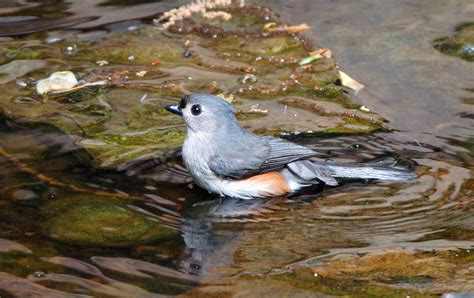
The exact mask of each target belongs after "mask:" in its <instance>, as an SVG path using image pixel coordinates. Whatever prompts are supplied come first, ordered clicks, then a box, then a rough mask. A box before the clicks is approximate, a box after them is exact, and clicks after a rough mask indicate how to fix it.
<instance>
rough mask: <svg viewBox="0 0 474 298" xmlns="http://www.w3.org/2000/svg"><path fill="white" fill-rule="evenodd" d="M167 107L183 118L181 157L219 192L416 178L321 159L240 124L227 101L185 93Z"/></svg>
mask: <svg viewBox="0 0 474 298" xmlns="http://www.w3.org/2000/svg"><path fill="white" fill-rule="evenodd" d="M165 108H166V109H167V110H168V111H170V112H172V113H174V114H177V115H179V116H181V117H183V119H184V121H185V122H186V126H187V135H186V139H185V141H184V144H183V160H184V163H185V165H186V167H187V169H188V171H189V172H190V174H191V176H192V177H193V179H194V181H195V182H196V184H198V185H199V186H201V187H202V188H204V189H206V190H208V191H209V192H213V193H217V194H220V195H221V196H229V197H236V198H241V199H251V198H255V197H272V196H278V195H284V194H291V193H295V192H296V191H298V190H300V189H302V188H304V187H308V186H312V185H315V184H319V183H325V184H327V185H330V186H336V185H338V182H337V180H336V178H354V179H382V180H394V181H405V180H410V179H414V178H416V175H415V174H414V173H412V172H410V171H407V170H403V169H396V168H391V167H388V166H380V165H375V164H370V163H369V164H340V163H339V164H338V163H333V162H325V161H322V160H321V159H319V160H318V156H321V155H320V154H318V152H316V151H314V150H311V149H309V148H306V147H304V146H300V145H297V144H294V143H291V142H288V141H286V140H283V139H279V138H274V137H270V136H261V135H256V134H253V133H251V132H249V131H247V130H245V129H243V128H242V127H240V125H239V123H238V122H237V119H236V118H235V115H234V111H235V110H234V107H233V106H232V105H231V104H230V103H228V102H227V101H225V100H223V99H221V98H219V97H216V96H212V95H209V94H192V95H187V96H185V97H183V98H182V100H181V102H180V103H179V104H178V105H169V106H166V107H165Z"/></svg>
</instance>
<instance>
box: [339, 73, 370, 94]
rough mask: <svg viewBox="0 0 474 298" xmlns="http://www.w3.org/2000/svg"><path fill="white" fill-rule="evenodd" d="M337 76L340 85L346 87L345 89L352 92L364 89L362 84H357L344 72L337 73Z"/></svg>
mask: <svg viewBox="0 0 474 298" xmlns="http://www.w3.org/2000/svg"><path fill="white" fill-rule="evenodd" d="M339 76H340V78H341V84H342V85H343V86H346V87H347V88H351V89H352V90H354V91H356V92H358V91H360V90H362V88H364V87H365V86H364V85H363V84H361V83H359V82H357V81H356V80H354V79H353V78H351V77H350V76H348V75H347V74H346V73H345V72H342V71H339Z"/></svg>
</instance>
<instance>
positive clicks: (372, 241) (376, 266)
mask: <svg viewBox="0 0 474 298" xmlns="http://www.w3.org/2000/svg"><path fill="white" fill-rule="evenodd" d="M274 2H275V3H277V7H279V6H278V5H280V6H283V4H281V3H280V2H279V1H274ZM12 3H13V4H14V3H16V2H12ZM78 3H79V1H78V2H77V3H75V2H74V3H71V4H70V6H69V7H67V9H66V7H62V8H61V7H60V8H59V9H56V10H50V9H51V7H53V6H54V5H51V3H49V2H48V3H46V4H44V5H42V4H39V3H36V2H31V3H30V2H27V4H24V5H26V6H27V7H26V8H25V7H24V6H22V7H21V9H20V8H18V7H16V6H15V5H13V4H12V6H11V7H4V8H1V9H0V12H3V13H9V14H11V15H12V17H11V18H5V19H0V35H22V34H26V33H29V32H37V31H43V30H49V29H52V28H70V29H73V30H79V29H86V30H88V29H91V28H96V27H98V26H102V25H104V24H109V23H114V22H119V21H123V20H124V19H122V18H126V19H127V20H128V19H139V18H145V19H146V18H149V17H151V16H154V15H156V14H157V13H159V12H160V11H165V10H167V9H169V8H171V7H173V6H175V5H177V4H176V3H170V2H155V1H153V2H151V1H139V4H137V3H135V5H131V6H127V5H125V4H126V1H103V2H100V3H101V4H100V5H98V6H97V3H96V2H94V1H92V2H90V3H86V4H84V3H83V4H78ZM324 3H326V2H324ZM364 3H365V2H364ZM324 5H329V4H327V3H326V4H324ZM104 7H105V8H110V9H103V8H104ZM298 7H299V6H298ZM25 9H26V10H25ZM117 9H120V10H121V12H122V13H121V14H117ZM299 9H301V10H304V7H303V8H299ZM306 10H307V9H306ZM312 10H313V9H312ZM99 12H101V13H99ZM102 12H103V13H102ZM351 12H352V11H351ZM329 15H330V14H328V17H329ZM393 17H394V18H396V17H397V15H396V14H395V16H393ZM359 19H360V18H359ZM12 23H16V25H18V26H12V25H11V24H12ZM328 24H329V25H328ZM330 25H331V24H330V22H329V23H327V24H326V23H324V24H322V26H330ZM407 26H408V25H407ZM351 29H352V28H351ZM326 38H327V36H326ZM328 40H329V41H331V40H330V39H328ZM343 40H348V38H347V37H346V38H345V39H343ZM349 40H350V39H349ZM341 47H344V48H347V45H342V46H341ZM369 48H370V49H372V48H373V47H369ZM339 51H340V49H339ZM363 54H364V53H360V55H361V56H363ZM379 54H380V53H378V54H377V55H375V56H377V57H378V56H381V55H382V54H380V55H379ZM372 56H374V55H372ZM357 58H358V60H357V61H366V60H364V59H359V58H360V57H357ZM346 60H349V61H351V60H350V59H347V58H346ZM361 63H362V62H361ZM444 63H446V62H444ZM456 63H460V62H455V64H456ZM354 64H355V63H354ZM375 64H377V67H380V65H382V64H383V63H373V61H370V65H375ZM364 67H365V66H364ZM364 67H362V69H363V70H364ZM401 67H406V65H402V66H401ZM370 70H371V69H369V71H366V72H364V73H367V75H369V74H371V75H375V76H378V75H379V73H378V72H377V71H373V69H372V71H370ZM390 73H393V74H395V73H397V72H394V71H392V70H390ZM433 75H434V74H433ZM366 80H367V81H373V82H375V81H382V82H385V81H386V80H380V79H379V80H375V79H373V78H370V77H368V78H367V79H366ZM430 80H431V78H430ZM394 81H395V80H394ZM432 81H433V82H434V81H435V80H432ZM414 84H415V85H416V86H415V87H413V86H411V87H410V88H405V85H404V86H402V87H403V88H404V89H406V92H410V91H412V90H414V89H416V90H417V92H420V93H422V91H419V90H418V89H417V87H419V86H418V85H423V86H424V82H421V83H414ZM417 84H418V85H417ZM459 84H462V85H463V86H462V87H463V88H466V86H465V85H464V84H465V82H460V83H459ZM447 85H448V84H447ZM392 87H393V86H392ZM395 87H396V86H395ZM431 87H433V86H431ZM377 88H378V89H380V88H381V87H380V86H375V88H374V89H377ZM457 89H460V88H457ZM390 90H392V89H390ZM433 90H436V91H438V92H440V93H443V92H444V89H443V88H442V90H441V91H439V90H438V89H435V88H434V87H433ZM442 91H443V92H442ZM448 91H449V92H451V90H448ZM457 91H458V92H459V90H457ZM385 92H386V93H385ZM433 92H434V91H433ZM466 92H467V93H469V96H471V97H472V90H469V89H463V90H462V92H461V93H459V94H458V95H466ZM378 93H381V94H382V96H379V97H380V98H389V95H390V94H398V93H397V92H392V91H390V92H388V91H386V90H385V89H383V90H382V91H381V90H378ZM443 94H444V93H443ZM140 95H141V94H140ZM439 96H440V97H442V96H441V95H439ZM469 96H467V97H465V98H464V104H465V105H471V106H472V102H471V101H470V100H469V98H470V97H469ZM393 102H396V101H395V100H393ZM446 102H447V101H446ZM416 103H417V106H416V109H412V111H409V113H407V115H404V116H403V117H401V115H398V114H402V113H403V112H404V110H406V107H404V106H403V105H400V104H398V105H400V107H399V108H398V109H390V108H387V106H388V107H390V103H380V105H381V107H380V109H381V110H383V109H384V108H385V109H386V112H387V110H388V112H387V114H386V115H387V116H388V118H400V119H402V120H401V121H398V122H397V123H396V125H395V126H396V127H398V128H400V129H406V127H407V126H409V125H410V123H412V122H410V121H408V120H407V121H405V120H406V119H408V118H409V117H412V116H413V113H418V112H419V111H420V110H423V111H424V109H423V107H424V102H423V101H422V100H418V101H417V102H416ZM444 104H446V105H447V103H445V102H444V101H440V102H438V103H437V106H438V105H440V106H441V108H439V109H440V110H444ZM373 105H374V106H376V104H375V103H374V104H373ZM449 107H450V108H453V111H454V112H458V111H457V110H458V109H461V108H459V107H458V106H455V107H452V106H449ZM462 108H464V106H462ZM454 112H453V113H454ZM397 113H398V114H397ZM394 114H397V115H395V116H397V117H395V116H394ZM448 114H449V113H444V114H442V115H441V116H442V117H441V118H443V119H442V120H443V121H444V122H446V121H448V120H449V119H447V118H448V117H451V116H452V115H453V114H449V115H448ZM470 115H471V114H469V113H468V112H466V113H464V114H456V117H458V118H462V122H461V124H459V125H454V124H452V123H448V124H449V125H441V126H440V127H439V130H437V133H438V135H435V134H430V133H428V132H426V129H427V128H431V126H433V125H434V124H433V125H432V123H434V122H435V120H437V119H435V118H434V117H432V118H430V119H429V120H430V121H428V122H426V123H424V120H419V119H424V118H423V117H418V118H419V119H417V120H416V121H414V122H416V128H414V129H413V130H416V129H419V131H418V132H417V133H416V134H414V133H412V132H410V133H408V132H402V131H393V132H390V133H375V134H369V135H366V134H363V135H355V136H354V135H352V136H347V135H339V136H334V135H333V136H332V137H331V138H327V136H322V135H317V134H309V135H298V136H292V137H291V138H292V140H293V141H295V142H298V143H300V144H304V145H306V146H309V147H311V148H313V149H315V150H318V151H319V152H322V153H324V154H325V155H326V156H327V157H328V158H329V159H333V160H335V161H338V162H367V161H373V160H376V159H379V158H383V159H388V158H394V159H395V160H396V161H397V162H398V164H399V165H401V166H405V167H409V168H413V169H414V171H416V173H417V175H418V178H417V179H416V180H414V181H410V182H407V183H391V182H373V181H357V182H345V183H344V184H343V185H342V186H340V187H337V188H332V189H324V190H322V189H317V188H316V189H312V190H309V191H306V192H304V193H301V194H298V195H297V196H292V197H281V198H273V199H269V200H260V199H255V200H249V201H246V200H235V199H222V198H217V197H213V196H211V195H209V194H207V193H206V192H204V191H202V190H200V189H198V188H197V187H193V186H192V184H190V183H189V182H190V180H189V177H188V176H187V174H186V172H185V170H184V168H183V167H182V165H181V161H180V156H179V151H174V150H170V151H168V152H166V154H164V156H166V157H167V158H165V159H163V158H158V159H155V160H153V161H152V162H151V163H149V162H144V161H143V160H138V161H135V162H133V163H129V164H126V165H124V166H123V167H122V168H120V170H119V171H115V170H111V169H107V168H97V167H94V166H92V163H93V162H92V158H91V156H90V155H89V153H88V152H87V151H85V150H84V149H83V148H82V147H81V146H80V145H78V144H79V143H80V140H79V139H76V137H74V136H72V135H66V134H63V133H62V132H61V131H59V130H57V129H55V128H54V127H51V126H47V125H30V124H28V123H21V122H14V121H10V120H8V119H6V118H4V117H0V295H3V294H5V295H7V296H8V295H15V296H22V295H31V294H36V295H38V296H53V295H56V296H73V295H78V296H79V295H94V296H152V295H160V294H164V295H178V294H185V295H186V294H188V295H196V294H200V295H216V296H218V295H229V296H230V295H232V294H240V295H247V296H248V295H253V296H258V295H265V294H268V295H270V294H272V295H278V294H281V295H283V294H286V295H296V294H300V295H308V296H311V295H314V293H315V292H318V293H325V294H332V295H347V294H354V295H360V296H364V295H369V294H370V295H373V296H380V294H381V293H385V292H384V291H386V290H387V289H390V290H391V291H393V294H394V295H396V296H400V295H404V296H406V295H413V293H415V294H419V293H420V292H421V293H428V294H441V293H445V292H448V291H472V290H473V289H474V284H473V281H474V271H473V268H472V262H473V257H472V249H474V233H473V230H474V216H473V200H472V198H473V196H474V194H473V192H474V181H473V179H472V171H473V164H474V162H473V158H474V156H473V145H472V135H470V134H469V132H468V133H466V131H469V129H468V125H467V124H466V123H467V122H468V120H469V119H470V118H472V117H470ZM398 116H400V117H398ZM445 118H446V119H445ZM456 119H457V118H456ZM450 121H451V120H450ZM451 129H452V130H451ZM445 131H447V132H446V133H444V132H445ZM441 132H443V134H442V133H441ZM417 140H422V141H423V142H421V141H417ZM162 156H163V155H162ZM412 264H414V265H412ZM319 277H321V278H319ZM318 278H319V279H318ZM380 289H382V290H381V292H377V291H378V290H380ZM361 291H362V292H361ZM412 291H414V292H412Z"/></svg>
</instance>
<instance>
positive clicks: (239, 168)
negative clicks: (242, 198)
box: [209, 136, 319, 179]
mask: <svg viewBox="0 0 474 298" xmlns="http://www.w3.org/2000/svg"><path fill="white" fill-rule="evenodd" d="M246 140H247V138H246ZM227 145H228V146H227V148H226V149H223V148H220V149H222V150H218V152H219V154H218V155H215V156H213V157H212V158H211V160H210V162H209V168H210V169H211V171H212V172H213V173H214V174H216V175H217V176H219V177H223V178H229V179H244V178H247V177H250V176H253V175H256V174H261V173H266V172H270V171H274V170H278V169H281V168H283V167H285V166H286V165H287V164H289V163H291V162H294V161H296V160H300V159H304V158H309V157H314V156H318V155H319V154H318V153H317V152H316V151H313V150H311V149H309V148H306V147H304V146H300V145H297V144H294V143H291V142H288V141H285V140H282V139H278V138H272V137H265V136H255V137H253V138H252V139H251V141H248V142H247V141H246V142H242V140H240V141H237V142H235V143H234V144H232V145H231V144H227Z"/></svg>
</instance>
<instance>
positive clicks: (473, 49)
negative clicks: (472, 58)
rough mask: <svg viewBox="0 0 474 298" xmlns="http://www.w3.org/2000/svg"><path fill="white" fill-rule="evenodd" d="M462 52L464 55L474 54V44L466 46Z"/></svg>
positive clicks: (462, 48)
mask: <svg viewBox="0 0 474 298" xmlns="http://www.w3.org/2000/svg"><path fill="white" fill-rule="evenodd" d="M461 52H463V53H464V54H474V45H473V44H465V45H463V46H462V47H461Z"/></svg>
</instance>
